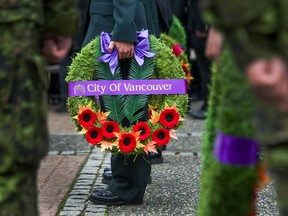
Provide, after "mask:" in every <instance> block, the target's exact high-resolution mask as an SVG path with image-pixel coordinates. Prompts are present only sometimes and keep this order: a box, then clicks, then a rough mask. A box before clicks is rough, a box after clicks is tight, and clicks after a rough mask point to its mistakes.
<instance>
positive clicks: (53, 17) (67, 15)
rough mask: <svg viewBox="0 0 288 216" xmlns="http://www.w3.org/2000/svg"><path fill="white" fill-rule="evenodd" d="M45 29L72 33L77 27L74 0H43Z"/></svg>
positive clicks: (66, 33)
mask: <svg viewBox="0 0 288 216" xmlns="http://www.w3.org/2000/svg"><path fill="white" fill-rule="evenodd" d="M43 4H44V11H45V25H46V26H45V27H46V31H49V32H54V33H58V34H62V35H72V34H73V33H75V32H76V31H77V29H78V13H77V6H76V1H75V0H65V1H59V0H43Z"/></svg>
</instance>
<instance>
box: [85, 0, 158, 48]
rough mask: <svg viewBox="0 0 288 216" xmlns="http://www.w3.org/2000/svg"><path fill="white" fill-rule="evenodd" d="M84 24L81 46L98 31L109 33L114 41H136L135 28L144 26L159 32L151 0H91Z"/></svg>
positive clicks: (98, 33)
mask: <svg viewBox="0 0 288 216" xmlns="http://www.w3.org/2000/svg"><path fill="white" fill-rule="evenodd" d="M145 9H147V10H145ZM89 21H90V22H89ZM85 26H86V28H85V29H84V32H86V33H85V38H84V42H83V46H84V45H86V44H87V43H89V42H90V41H91V40H93V39H94V38H95V37H96V36H97V35H100V33H101V32H109V33H112V39H113V40H115V41H127V42H136V41H137V38H136V32H137V31H141V30H144V29H149V34H154V35H155V36H156V37H158V36H159V30H158V20H157V13H156V6H155V3H154V1H153V0H148V1H147V0H145V1H144V0H117V1H115V0H114V1H112V0H91V1H90V7H89V11H88V14H87V19H86V23H85Z"/></svg>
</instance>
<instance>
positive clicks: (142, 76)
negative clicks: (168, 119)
mask: <svg viewBox="0 0 288 216" xmlns="http://www.w3.org/2000/svg"><path fill="white" fill-rule="evenodd" d="M154 66H155V61H154V59H153V58H145V59H144V65H143V66H142V67H141V66H139V65H138V63H137V61H136V60H135V59H134V58H132V59H131V62H130V69H129V75H128V79H129V80H147V79H150V78H151V76H152V74H153V72H154ZM147 101H148V96H147V95H128V96H126V101H125V107H124V112H125V115H126V117H127V119H128V121H129V122H130V123H131V124H133V123H134V122H136V121H137V120H139V119H140V118H142V117H143V116H144V111H140V110H141V109H142V108H144V107H145V106H146V104H147Z"/></svg>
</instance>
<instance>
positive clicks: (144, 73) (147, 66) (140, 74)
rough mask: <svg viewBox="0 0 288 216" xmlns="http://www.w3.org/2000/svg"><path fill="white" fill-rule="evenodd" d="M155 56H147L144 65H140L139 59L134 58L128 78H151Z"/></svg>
mask: <svg viewBox="0 0 288 216" xmlns="http://www.w3.org/2000/svg"><path fill="white" fill-rule="evenodd" d="M154 66H155V61H154V58H145V59H144V64H143V66H142V67H141V66H139V65H138V63H137V61H136V60H135V59H134V58H132V59H131V63H130V70H129V76H128V79H130V80H145V79H150V78H151V76H152V74H153V72H154Z"/></svg>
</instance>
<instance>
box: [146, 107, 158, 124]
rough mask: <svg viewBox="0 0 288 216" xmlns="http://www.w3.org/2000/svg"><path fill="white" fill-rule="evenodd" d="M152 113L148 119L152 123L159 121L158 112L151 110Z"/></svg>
mask: <svg viewBox="0 0 288 216" xmlns="http://www.w3.org/2000/svg"><path fill="white" fill-rule="evenodd" d="M151 112H152V115H151V118H150V119H149V121H150V122H151V123H152V124H153V125H156V124H157V123H158V122H159V119H160V114H159V113H158V112H156V111H154V110H151Z"/></svg>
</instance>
